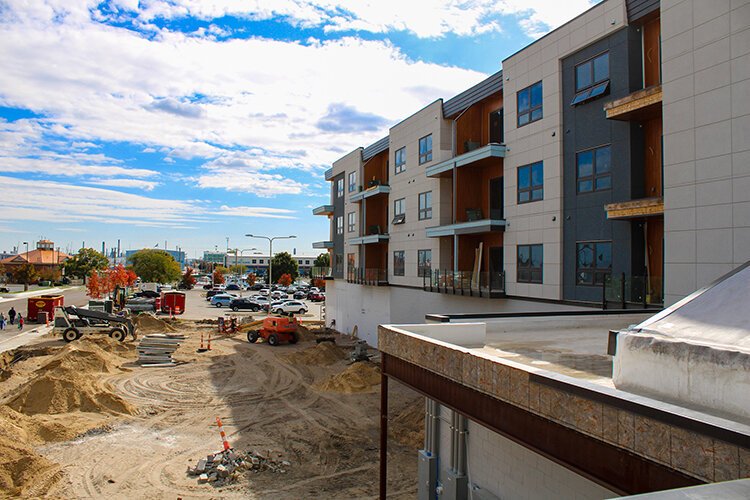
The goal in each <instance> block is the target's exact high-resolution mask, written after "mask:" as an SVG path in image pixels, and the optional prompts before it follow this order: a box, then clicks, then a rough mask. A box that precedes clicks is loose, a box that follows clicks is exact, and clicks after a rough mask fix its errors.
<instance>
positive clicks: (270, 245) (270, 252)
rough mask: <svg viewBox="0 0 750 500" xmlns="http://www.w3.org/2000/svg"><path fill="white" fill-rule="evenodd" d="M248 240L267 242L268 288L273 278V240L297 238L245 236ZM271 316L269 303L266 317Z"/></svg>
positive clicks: (292, 236)
mask: <svg viewBox="0 0 750 500" xmlns="http://www.w3.org/2000/svg"><path fill="white" fill-rule="evenodd" d="M245 236H247V237H248V238H261V239H264V240H268V286H271V277H272V276H273V274H272V271H273V262H272V261H273V240H288V239H292V238H296V237H297V236H295V235H291V236H273V237H268V236H260V235H257V234H246V235H245ZM270 314H271V303H270V302H269V304H268V315H270Z"/></svg>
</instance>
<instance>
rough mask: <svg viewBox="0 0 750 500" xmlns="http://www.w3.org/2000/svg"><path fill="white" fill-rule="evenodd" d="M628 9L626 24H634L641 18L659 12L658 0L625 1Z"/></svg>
mask: <svg viewBox="0 0 750 500" xmlns="http://www.w3.org/2000/svg"><path fill="white" fill-rule="evenodd" d="M625 5H626V7H627V9H628V22H629V23H632V22H635V21H637V20H639V19H641V18H642V17H645V16H647V15H648V14H651V13H652V12H654V11H656V10H659V0H626V1H625Z"/></svg>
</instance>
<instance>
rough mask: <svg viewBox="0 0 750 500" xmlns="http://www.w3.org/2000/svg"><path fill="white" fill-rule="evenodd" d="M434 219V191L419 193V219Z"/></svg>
mask: <svg viewBox="0 0 750 500" xmlns="http://www.w3.org/2000/svg"><path fill="white" fill-rule="evenodd" d="M426 219H432V191H427V192H426V193H419V220H426Z"/></svg>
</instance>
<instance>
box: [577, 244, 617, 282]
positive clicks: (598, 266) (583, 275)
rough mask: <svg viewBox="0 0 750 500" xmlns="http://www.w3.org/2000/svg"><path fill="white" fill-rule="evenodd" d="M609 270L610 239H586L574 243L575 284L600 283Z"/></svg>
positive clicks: (610, 257)
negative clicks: (585, 240) (595, 240)
mask: <svg viewBox="0 0 750 500" xmlns="http://www.w3.org/2000/svg"><path fill="white" fill-rule="evenodd" d="M611 272H612V242H611V241H597V242H594V241H587V242H582V243H578V244H577V245H576V284H577V285H601V284H602V283H604V278H605V277H606V276H607V275H608V274H610V273H611Z"/></svg>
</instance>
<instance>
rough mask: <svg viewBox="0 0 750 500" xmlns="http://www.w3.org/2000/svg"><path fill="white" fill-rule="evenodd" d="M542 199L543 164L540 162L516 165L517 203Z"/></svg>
mask: <svg viewBox="0 0 750 500" xmlns="http://www.w3.org/2000/svg"><path fill="white" fill-rule="evenodd" d="M541 199H544V164H543V163H542V162H541V161H540V162H536V163H532V164H531V165H524V166H523V167H518V203H529V202H531V201H539V200H541Z"/></svg>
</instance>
